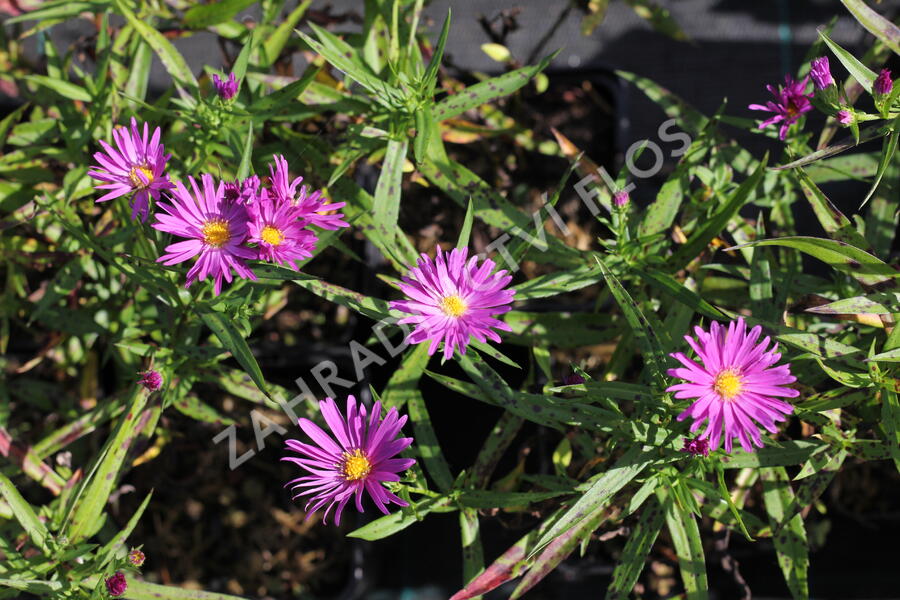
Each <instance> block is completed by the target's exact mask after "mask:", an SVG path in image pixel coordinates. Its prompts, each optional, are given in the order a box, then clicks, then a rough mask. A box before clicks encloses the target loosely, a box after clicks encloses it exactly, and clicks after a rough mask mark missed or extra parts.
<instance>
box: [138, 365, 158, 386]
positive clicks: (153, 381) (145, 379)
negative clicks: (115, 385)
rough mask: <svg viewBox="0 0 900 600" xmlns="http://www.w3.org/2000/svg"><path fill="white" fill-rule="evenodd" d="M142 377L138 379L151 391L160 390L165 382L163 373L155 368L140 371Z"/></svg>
mask: <svg viewBox="0 0 900 600" xmlns="http://www.w3.org/2000/svg"><path fill="white" fill-rule="evenodd" d="M139 375H140V376H141V378H140V379H139V380H138V383H139V384H141V385H142V386H144V387H145V388H147V389H148V390H149V391H151V392H156V391H159V389H160V388H161V387H162V384H163V378H162V375H160V374H159V372H158V371H154V370H153V369H151V370H149V371H144V372H142V373H139Z"/></svg>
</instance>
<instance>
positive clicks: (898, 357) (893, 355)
mask: <svg viewBox="0 0 900 600" xmlns="http://www.w3.org/2000/svg"><path fill="white" fill-rule="evenodd" d="M866 361H871V362H900V348H894V349H893V350H888V351H887V352H881V353H879V354H875V355H874V356H871V357H869V358H867V359H866Z"/></svg>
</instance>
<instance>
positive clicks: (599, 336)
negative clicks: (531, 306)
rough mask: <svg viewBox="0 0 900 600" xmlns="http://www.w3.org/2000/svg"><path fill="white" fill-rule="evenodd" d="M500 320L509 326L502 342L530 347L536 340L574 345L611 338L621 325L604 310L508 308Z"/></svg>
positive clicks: (619, 329) (609, 340)
mask: <svg viewBox="0 0 900 600" xmlns="http://www.w3.org/2000/svg"><path fill="white" fill-rule="evenodd" d="M503 320H504V321H506V323H507V325H509V326H510V327H511V328H512V331H510V332H509V333H507V334H506V336H505V337H504V339H503V341H504V343H510V344H518V345H522V346H528V347H531V348H534V347H536V346H538V345H540V344H546V345H548V346H554V347H557V348H577V347H579V346H591V345H594V344H600V343H603V342H611V341H613V340H615V339H616V338H617V337H618V336H620V335H621V334H622V331H623V327H622V326H621V324H619V323H618V322H616V320H615V319H613V317H612V315H610V314H606V313H586V312H522V311H518V310H511V311H509V312H508V313H506V314H505V315H503Z"/></svg>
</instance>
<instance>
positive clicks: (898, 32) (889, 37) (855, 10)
mask: <svg viewBox="0 0 900 600" xmlns="http://www.w3.org/2000/svg"><path fill="white" fill-rule="evenodd" d="M841 2H843V4H844V6H846V7H847V10H849V11H850V14H852V15H853V17H854V18H855V19H856V20H857V21H859V24H860V25H862V26H863V27H865V28H866V29H867V30H868V31H869V33H871V34H872V35H874V36H875V37H877V38H878V39H879V40H881V41H882V42H884V45H885V46H887V47H888V48H890V49H891V50H893V51H894V53H895V54H900V28H898V27H897V26H896V25H894V24H893V23H891V22H890V21H888V20H887V19H885V18H884V17H882V16H881V15H880V14H878V13H877V12H875V11H874V10H872V9H871V8H869V7H868V6H867V5H866V3H865V2H863V1H862V0H841Z"/></svg>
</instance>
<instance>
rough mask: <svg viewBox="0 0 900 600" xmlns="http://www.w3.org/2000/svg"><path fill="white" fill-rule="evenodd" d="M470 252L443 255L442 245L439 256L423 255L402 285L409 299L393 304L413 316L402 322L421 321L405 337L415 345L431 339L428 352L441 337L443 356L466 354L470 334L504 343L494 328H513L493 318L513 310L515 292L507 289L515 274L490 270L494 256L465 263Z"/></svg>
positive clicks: (473, 258)
mask: <svg viewBox="0 0 900 600" xmlns="http://www.w3.org/2000/svg"><path fill="white" fill-rule="evenodd" d="M468 253H469V251H468V249H467V248H462V249H460V248H454V249H453V250H452V251H450V253H449V254H444V252H443V251H442V250H441V248H440V246H438V249H437V256H436V257H435V259H434V260H432V259H431V258H430V257H429V256H428V255H427V254H422V256H421V257H420V258H419V261H418V263H417V266H415V267H412V268H411V269H410V270H409V273H408V275H407V276H406V277H403V283H401V284H400V291H402V292H403V293H404V294H406V297H407V298H408V300H394V301H392V302H391V303H390V306H391V308H392V309H395V310H399V311H402V312H405V313H411V314H412V316H409V317H405V318H403V319H401V320H400V321H399V323H401V324H403V323H415V324H416V325H417V327H416V329H415V330H414V331H413V332H412V333H410V334H409V336H408V337H407V338H406V340H407V342H409V343H411V344H419V343H421V342H424V341H425V340H431V346H430V347H429V348H428V354H429V355H431V354H434V352H435V350H437V347H438V344H440V343H441V341H443V342H444V358H445V359H448V358H450V357H451V356H453V351H454V349H456V348H459V351H460V353H462V354H465V353H466V346H467V345H468V343H469V337H470V336H474V337H475V339H476V340H478V341H479V342H484V341H485V339H486V338H490V339H491V340H493V341H495V342H499V341H500V336H499V335H497V333H496V332H495V331H493V329H491V328H494V329H501V330H503V331H511V330H512V328H511V327H510V326H509V325H507V324H506V323H504V322H503V321H500V320H498V319H495V318H494V316H495V315H500V314H503V313H505V312H508V311H509V310H510V308H511V306H510V304H511V303H512V301H513V296H514V295H515V293H516V292H515V290H511V289H504V288H506V286H507V285H508V284H509V282H510V281H511V280H512V275H507V274H506V271H505V270H502V271H498V272H497V273H494V274H491V271H493V270H494V261H492V260H490V259H486V260H485V261H484V262H483V263H482V264H481V266H478V257H477V256H473V257H472V258H470V259H468V263H466V257H467V256H468Z"/></svg>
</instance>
